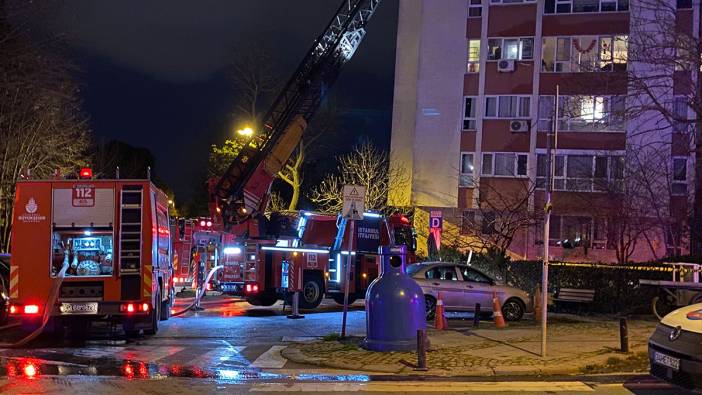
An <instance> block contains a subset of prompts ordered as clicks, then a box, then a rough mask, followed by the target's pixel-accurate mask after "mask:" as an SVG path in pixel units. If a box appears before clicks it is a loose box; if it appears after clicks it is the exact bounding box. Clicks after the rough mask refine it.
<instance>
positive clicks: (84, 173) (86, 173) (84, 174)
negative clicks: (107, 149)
mask: <svg viewBox="0 0 702 395" xmlns="http://www.w3.org/2000/svg"><path fill="white" fill-rule="evenodd" d="M80 178H93V169H91V168H89V167H84V168H82V169H80Z"/></svg>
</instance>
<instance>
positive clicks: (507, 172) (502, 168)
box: [482, 152, 528, 177]
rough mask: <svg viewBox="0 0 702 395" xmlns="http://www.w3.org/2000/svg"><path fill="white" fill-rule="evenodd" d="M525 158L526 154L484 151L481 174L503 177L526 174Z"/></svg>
mask: <svg viewBox="0 0 702 395" xmlns="http://www.w3.org/2000/svg"><path fill="white" fill-rule="evenodd" d="M527 158H528V156H527V154H517V153H514V152H497V153H484V154H483V169H482V174H483V175H486V176H492V175H494V176H503V177H521V176H526V175H527Z"/></svg>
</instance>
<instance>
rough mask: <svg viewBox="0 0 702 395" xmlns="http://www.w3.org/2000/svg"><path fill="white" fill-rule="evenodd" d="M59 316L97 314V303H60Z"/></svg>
mask: <svg viewBox="0 0 702 395" xmlns="http://www.w3.org/2000/svg"><path fill="white" fill-rule="evenodd" d="M60 310H61V314H97V312H98V304H97V303H61V307H60Z"/></svg>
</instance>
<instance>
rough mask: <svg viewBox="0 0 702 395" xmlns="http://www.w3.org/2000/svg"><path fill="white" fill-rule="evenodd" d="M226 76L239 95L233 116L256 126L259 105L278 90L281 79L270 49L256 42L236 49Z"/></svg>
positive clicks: (264, 102)
mask: <svg viewBox="0 0 702 395" xmlns="http://www.w3.org/2000/svg"><path fill="white" fill-rule="evenodd" d="M229 77H230V79H231V81H232V84H233V85H234V89H235V90H236V93H237V96H238V97H237V100H236V107H235V112H234V117H235V118H237V119H243V121H244V123H247V124H250V125H251V127H256V128H258V127H259V126H260V125H259V121H260V119H259V118H260V116H261V114H260V112H259V109H260V108H261V107H263V108H266V107H267V104H268V103H267V102H268V101H269V100H270V95H271V94H273V93H275V92H276V91H277V90H278V85H279V82H280V80H279V78H278V74H277V73H276V72H275V70H274V68H273V60H272V57H271V56H270V53H269V52H268V51H266V50H265V49H264V48H262V47H260V46H256V45H251V46H248V47H245V48H242V49H241V50H238V51H236V53H235V54H234V61H232V63H231V64H230V68H229Z"/></svg>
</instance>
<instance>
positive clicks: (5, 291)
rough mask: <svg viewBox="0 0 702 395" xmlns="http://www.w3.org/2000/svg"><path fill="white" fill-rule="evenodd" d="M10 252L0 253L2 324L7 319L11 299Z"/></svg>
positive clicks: (0, 321)
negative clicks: (8, 304) (8, 303)
mask: <svg viewBox="0 0 702 395" xmlns="http://www.w3.org/2000/svg"><path fill="white" fill-rule="evenodd" d="M9 288H10V254H0V325H2V324H4V323H5V321H7V302H8V301H9V300H10V293H9Z"/></svg>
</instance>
